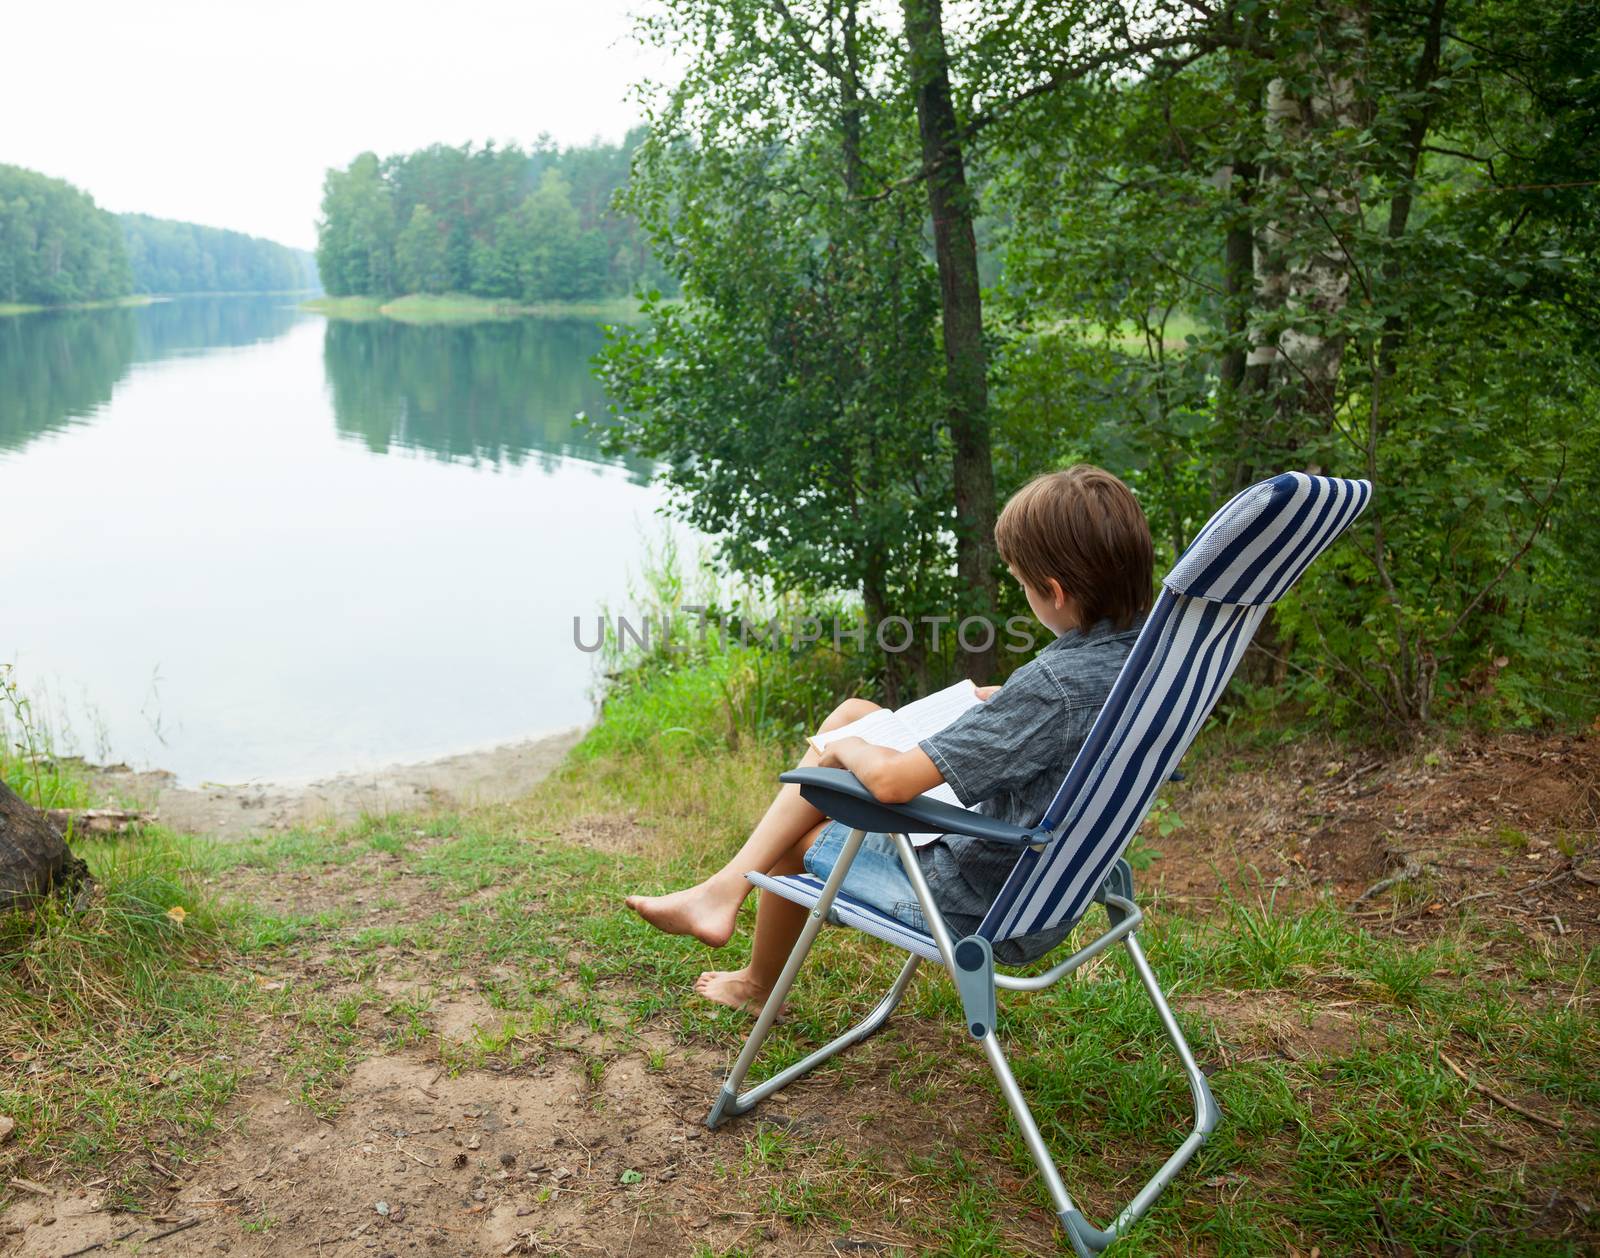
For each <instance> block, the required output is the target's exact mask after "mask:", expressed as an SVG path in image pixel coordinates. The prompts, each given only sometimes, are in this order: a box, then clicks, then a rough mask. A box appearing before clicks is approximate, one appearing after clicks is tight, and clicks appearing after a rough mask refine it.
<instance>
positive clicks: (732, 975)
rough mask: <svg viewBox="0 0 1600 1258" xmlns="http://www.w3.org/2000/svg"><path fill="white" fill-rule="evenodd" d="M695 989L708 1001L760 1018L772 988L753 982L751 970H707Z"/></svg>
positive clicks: (696, 983) (696, 981)
mask: <svg viewBox="0 0 1600 1258" xmlns="http://www.w3.org/2000/svg"><path fill="white" fill-rule="evenodd" d="M694 989H695V991H697V992H698V993H699V994H700V995H702V996H704V997H705V998H706V999H707V1000H714V1001H716V1002H717V1003H718V1004H719V1005H727V1006H728V1007H729V1008H730V1009H738V1010H740V1011H741V1012H744V1013H748V1014H751V1015H752V1016H755V1017H759V1016H760V1014H761V1010H762V1009H763V1008H764V1007H765V1006H766V1003H767V997H768V996H770V995H771V994H772V989H771V988H770V987H762V986H761V985H760V984H759V983H755V982H752V981H751V979H750V971H749V970H707V971H706V972H705V973H704V974H702V975H701V976H700V977H699V978H697V979H695V981H694Z"/></svg>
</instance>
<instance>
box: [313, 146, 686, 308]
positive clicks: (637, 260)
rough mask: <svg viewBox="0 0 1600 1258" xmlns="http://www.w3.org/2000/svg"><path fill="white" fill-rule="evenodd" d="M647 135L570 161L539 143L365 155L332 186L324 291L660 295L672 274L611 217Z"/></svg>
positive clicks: (620, 219) (327, 189)
mask: <svg viewBox="0 0 1600 1258" xmlns="http://www.w3.org/2000/svg"><path fill="white" fill-rule="evenodd" d="M641 134H642V133H635V134H633V135H631V136H630V137H628V139H626V140H625V141H624V142H623V143H622V144H621V145H609V144H596V145H590V146H588V147H584V148H572V149H566V150H560V149H557V148H556V147H555V146H554V145H553V144H551V143H550V142H549V141H548V140H540V141H539V142H538V143H537V144H535V145H533V146H532V147H531V148H529V149H523V148H520V147H518V146H516V145H508V146H506V147H503V148H502V147H497V146H496V145H494V144H492V143H491V144H486V145H484V146H482V147H481V148H480V147H475V146H474V145H471V144H465V145H461V146H460V147H453V146H450V145H443V144H435V145H431V146H429V147H428V148H425V149H419V150H418V151H416V152H414V153H406V154H400V155H396V156H391V157H386V158H382V159H379V158H378V157H376V156H375V155H374V154H370V153H367V154H363V155H362V156H360V157H358V158H357V159H356V160H355V161H354V162H352V163H351V165H350V166H349V168H348V169H346V170H342V171H338V170H335V171H329V172H328V175H327V178H326V181H325V183H324V195H323V219H322V222H321V224H320V225H319V228H318V258H319V261H320V262H321V263H322V273H323V282H324V284H325V285H326V286H327V289H328V291H329V292H330V293H333V294H335V295H344V294H352V293H353V294H364V295H368V296H379V297H384V296H389V295H391V294H392V293H393V292H396V291H400V290H405V291H420V292H432V293H439V292H465V293H472V294H475V295H477V296H480V297H494V298H502V299H505V300H507V301H555V300H565V299H572V298H589V297H602V296H621V295H623V294H625V293H628V292H629V291H631V290H632V288H633V287H634V286H635V285H636V284H637V283H639V282H646V283H652V284H656V285H657V286H660V284H661V283H662V282H663V281H664V280H665V272H664V271H663V270H662V269H661V267H660V265H659V264H658V263H656V262H655V261H654V259H653V258H652V257H651V256H650V250H649V246H648V244H647V243H646V242H645V240H644V239H643V236H642V234H641V233H640V231H639V229H638V227H637V225H636V224H634V223H633V222H632V221H631V220H629V219H628V218H627V217H626V216H625V215H622V214H618V213H616V212H614V211H613V210H612V209H611V199H612V197H613V195H614V194H615V192H616V190H617V189H618V188H619V187H620V186H621V185H622V184H623V183H624V182H625V181H626V179H627V175H628V158H629V154H630V153H631V152H632V151H633V148H634V147H635V146H636V145H637V144H638V143H639V141H640V138H641ZM422 211H426V213H421V212H422ZM419 215H420V216H419ZM423 224H427V225H428V227H429V229H430V230H431V232H432V233H433V234H432V235H429V234H428V233H427V232H425V231H424V230H423V227H422V225H423ZM402 255H403V256H402Z"/></svg>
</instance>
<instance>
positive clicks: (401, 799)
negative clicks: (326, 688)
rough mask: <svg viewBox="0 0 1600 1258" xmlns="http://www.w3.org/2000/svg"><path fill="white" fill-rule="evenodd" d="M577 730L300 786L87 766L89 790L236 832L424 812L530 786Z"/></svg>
mask: <svg viewBox="0 0 1600 1258" xmlns="http://www.w3.org/2000/svg"><path fill="white" fill-rule="evenodd" d="M581 734H582V730H580V729H576V728H574V729H569V730H561V731H559V732H557V733H554V734H548V735H546V736H544V737H542V738H535V739H530V740H528V741H527V742H521V743H511V744H508V745H506V746H502V747H493V748H490V749H489V750H487V751H474V752H466V753H464V754H462V755H457V756H448V757H446V758H444V759H442V760H431V761H428V762H427V763H425V764H411V765H391V766H389V767H388V768H385V769H379V770H375V771H373V772H370V773H341V774H338V775H337V776H335V777H331V778H325V779H323V780H321V781H318V782H311V783H309V784H305V785H280V784H275V783H271V782H251V783H246V784H243V785H222V784H216V783H208V784H206V785H204V786H200V787H180V786H178V785H177V784H176V783H177V780H176V779H175V778H174V777H173V775H172V774H170V773H164V772H160V771H155V772H138V771H135V770H132V769H129V768H128V767H127V766H126V765H114V766H110V767H98V766H88V767H89V770H90V782H91V789H92V790H93V792H94V794H95V795H96V796H97V797H100V798H104V799H111V800H118V801H121V802H123V803H124V804H126V805H127V806H129V807H134V808H140V809H145V810H148V811H151V812H153V813H154V814H155V817H156V819H157V820H158V821H160V822H161V823H162V824H163V825H165V826H167V827H169V828H171V829H173V830H179V831H182V832H184V833H186V834H207V835H213V836H216V837H219V838H230V839H234V838H243V837H248V836H251V835H259V834H269V833H271V832H273V831H278V830H288V829H290V828H292V827H294V826H298V825H309V824H313V823H316V822H331V823H333V824H336V825H340V824H344V823H347V822H351V821H354V820H356V819H357V818H358V817H361V816H362V815H364V814H368V815H377V816H382V815H384V814H387V813H396V812H426V811H431V810H437V809H447V808H449V809H453V808H470V807H475V806H477V805H480V804H497V803H504V802H505V801H507V800H512V799H518V798H521V797H522V796H524V795H526V794H527V793H528V792H529V791H531V790H532V789H533V788H534V787H535V786H536V785H538V783H539V782H540V781H542V780H543V779H544V777H545V776H546V775H547V774H548V773H549V772H550V771H551V770H552V769H554V768H555V767H556V766H557V765H558V764H560V763H561V760H562V758H563V757H564V756H565V755H566V754H567V752H568V751H570V750H571V749H572V747H573V745H574V744H575V743H576V742H577V741H578V738H579V737H580V736H581Z"/></svg>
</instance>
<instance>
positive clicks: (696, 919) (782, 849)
mask: <svg viewBox="0 0 1600 1258" xmlns="http://www.w3.org/2000/svg"><path fill="white" fill-rule="evenodd" d="M994 537H995V543H996V545H997V547H998V548H999V551H1000V557H1001V559H1003V560H1004V561H1005V563H1006V565H1007V567H1008V568H1009V569H1010V571H1011V575H1012V576H1014V577H1015V578H1016V579H1017V580H1018V581H1019V582H1020V583H1021V584H1022V589H1023V593H1024V594H1026V596H1027V599H1028V606H1029V607H1030V608H1031V609H1032V610H1033V614H1034V615H1035V616H1036V617H1038V619H1039V621H1040V623H1042V624H1043V625H1044V626H1045V627H1046V628H1048V629H1050V630H1052V631H1053V632H1054V633H1055V634H1056V635H1057V636H1056V640H1055V641H1054V642H1052V643H1050V644H1049V645H1048V646H1046V647H1045V648H1044V649H1043V650H1042V651H1040V652H1039V654H1038V655H1037V656H1036V657H1035V658H1034V659H1033V660H1032V661H1030V662H1029V663H1027V664H1024V665H1023V666H1022V667H1021V668H1019V669H1017V670H1016V672H1014V673H1013V674H1012V675H1011V677H1010V679H1009V680H1008V681H1007V682H1006V684H1005V686H1004V688H1003V689H1002V688H1001V687H999V686H988V687H985V688H984V689H982V690H980V691H979V692H978V694H979V697H980V698H982V699H984V700H985V702H983V703H981V704H979V705H977V706H976V707H973V708H971V709H970V710H968V711H967V712H965V713H963V714H962V715H961V716H960V717H959V718H958V719H957V720H956V721H954V722H953V723H951V724H950V725H949V726H947V727H946V728H944V729H942V730H940V731H939V732H938V733H937V734H934V735H932V736H931V737H929V738H925V739H923V740H922V742H921V743H919V744H918V745H917V746H916V747H914V748H912V749H911V750H909V751H891V750H889V749H888V748H885V747H877V746H873V745H872V744H870V743H866V742H863V741H862V740H861V739H859V738H845V739H841V740H839V741H838V742H835V743H831V744H829V746H828V749H827V750H826V751H825V752H824V753H823V754H822V755H820V756H819V755H818V754H817V753H816V751H814V750H808V751H807V752H806V754H805V756H804V757H803V758H802V759H801V761H800V764H801V765H802V766H811V765H821V766H823V767H825V768H826V767H835V768H842V769H849V770H850V771H851V772H852V773H854V774H855V775H856V777H858V778H859V779H860V780H861V782H862V784H863V785H864V786H866V787H867V789H868V790H870V791H871V792H872V793H873V795H874V796H876V797H877V798H878V799H880V800H882V801H883V802H884V803H891V804H897V803H905V802H906V801H908V800H911V799H915V798H916V797H917V796H918V795H920V794H922V793H923V792H925V791H928V790H931V789H933V788H934V787H935V786H937V785H939V783H940V782H949V783H950V786H951V788H952V789H953V790H954V791H955V793H956V796H957V797H958V798H959V799H960V800H961V802H962V803H963V804H967V805H969V806H970V805H973V804H977V805H979V810H980V811H981V812H984V813H987V814H989V815H991V816H997V817H1001V818H1004V819H1005V820H1007V821H1010V822H1012V823H1014V824H1016V825H1020V826H1032V825H1034V824H1036V823H1037V822H1038V820H1039V818H1040V817H1041V816H1042V815H1043V813H1044V810H1045V808H1046V806H1047V805H1048V804H1049V802H1050V800H1051V798H1052V797H1053V796H1054V795H1055V792H1056V790H1057V788H1058V787H1059V786H1060V785H1061V780H1062V778H1064V777H1065V776H1066V774H1067V770H1068V769H1069V768H1070V767H1071V765H1072V761H1073V758H1074V757H1075V756H1076V755H1077V753H1078V748H1079V747H1081V746H1082V745H1083V740H1084V739H1085V738H1086V737H1087V736H1088V733H1089V727H1090V726H1091V725H1093V724H1094V719H1095V717H1096V716H1097V715H1098V714H1099V712H1100V708H1101V707H1102V706H1103V705H1104V703H1105V700H1106V696H1107V695H1108V694H1109V693H1110V691H1111V685H1112V682H1114V681H1115V680H1116V676H1117V673H1118V672H1119V671H1120V670H1121V668H1122V663H1123V660H1125V659H1126V658H1127V655H1128V652H1129V651H1130V650H1131V649H1132V647H1133V643H1134V639H1136V638H1137V637H1138V635H1139V629H1140V626H1141V625H1142V624H1143V622H1144V616H1145V613H1147V612H1148V611H1149V610H1150V601H1151V570H1152V567H1153V565H1154V554H1153V549H1152V546H1151V542H1150V528H1149V525H1148V524H1147V523H1146V522H1145V518H1144V512H1143V511H1141V510H1140V508H1139V504H1138V502H1137V500H1135V498H1134V496H1133V494H1132V493H1131V492H1130V491H1129V489H1128V487H1127V486H1126V485H1124V484H1123V483H1122V482H1121V481H1120V480H1118V479H1117V478H1116V477H1115V476H1113V475H1111V473H1109V472H1105V471H1102V470H1101V469H1099V468H1097V467H1090V466H1087V465H1084V464H1080V465H1079V466H1077V467H1071V468H1068V469H1067V470H1066V471H1064V472H1053V473H1050V474H1048V475H1045V476H1040V477H1037V478H1036V479H1034V480H1032V481H1030V482H1029V483H1028V484H1027V485H1024V486H1023V487H1022V488H1021V489H1020V490H1018V491H1017V493H1016V495H1015V496H1014V497H1013V498H1012V499H1011V501H1010V502H1008V503H1006V505H1005V509H1004V510H1003V511H1001V513H1000V518H999V520H998V521H997V522H996V523H995V530H994ZM876 706H877V705H876V704H874V703H871V702H869V701H867V700H865V699H847V700H846V701H845V702H844V703H842V704H840V705H839V707H838V708H836V709H835V710H834V712H833V714H832V715H831V716H829V717H828V719H827V720H826V721H824V722H823V723H822V728H823V729H824V730H830V729H837V728H838V727H839V726H841V725H847V724H849V723H850V722H851V721H856V720H859V719H860V718H861V717H863V716H865V715H866V714H867V713H869V712H871V711H872V710H873V709H874V708H875V707H876ZM849 833H850V827H848V826H846V825H842V824H840V823H838V822H834V821H829V820H828V819H827V818H826V817H824V816H823V815H822V813H821V812H819V811H818V810H817V809H816V808H814V807H812V806H811V805H810V804H808V803H807V802H806V801H805V800H803V799H802V798H801V797H800V790H799V788H798V787H796V786H793V785H786V786H784V787H783V788H782V789H781V790H779V792H778V796H777V798H776V799H775V800H773V802H772V806H771V807H770V808H768V809H767V812H766V815H765V816H764V817H762V819H761V821H760V823H759V824H758V825H757V826H756V828H755V829H754V830H753V831H752V832H751V834H750V837H749V838H748V839H747V840H746V841H745V843H744V846H743V847H741V848H740V849H739V851H738V852H737V853H736V854H735V855H734V857H733V859H732V860H730V861H729V862H728V863H727V864H726V865H724V866H723V867H722V868H721V869H720V870H719V871H717V872H716V873H715V874H713V875H712V876H711V877H710V878H707V879H706V880H705V881H704V882H702V883H699V884H698V885H696V886H693V887H689V888H686V889H685V890H683V891H676V892H673V893H672V894H671V895H661V896H629V897H628V901H627V903H628V907H629V908H631V909H633V910H634V911H635V912H636V913H638V914H639V915H640V916H641V917H643V918H644V919H645V920H646V921H647V922H649V923H650V924H651V925H653V926H655V927H656V928H657V929H659V930H663V931H666V932H667V933H669V934H674V935H693V936H694V937H695V938H696V939H699V940H700V941H701V942H702V943H706V944H709V945H710V946H711V947H713V948H720V947H722V946H723V945H724V944H726V943H727V942H728V940H729V939H730V938H732V937H733V930H734V925H735V922H736V919H737V918H738V914H739V906H740V905H742V904H743V903H744V898H745V896H746V895H748V894H749V892H750V884H749V883H748V882H746V881H745V873H746V872H747V871H748V870H752V869H759V870H764V871H766V872H768V873H770V874H773V875H781V874H797V873H800V872H801V871H802V870H805V871H807V872H809V873H811V874H812V875H813V876H814V877H817V878H821V879H826V878H827V877H828V874H829V873H830V872H831V871H832V869H833V866H834V863H835V861H837V859H838V857H839V853H840V850H841V849H842V848H843V846H844V841H845V839H846V838H847V837H848V836H849ZM917 857H918V859H919V860H920V861H921V864H922V872H923V874H924V875H925V876H926V878H927V880H928V885H929V888H930V889H931V890H932V892H933V896H934V899H935V900H936V901H937V903H938V905H939V908H940V910H941V911H942V912H943V913H944V915H945V920H946V921H947V922H948V923H949V926H950V929H951V931H952V932H953V933H954V934H955V935H956V937H958V938H959V937H960V936H962V935H965V934H970V933H971V932H972V931H973V930H975V929H976V928H977V925H978V923H979V921H981V920H982V918H983V915H984V913H985V912H986V911H987V910H988V908H989V905H990V904H992V903H993V902H994V898H995V896H997V895H998V894H999V893H1000V888H1001V886H1002V884H1003V883H1004V882H1005V880H1006V877H1007V875H1009V874H1010V872H1011V869H1012V867H1013V866H1014V865H1015V864H1016V861H1017V850H1016V848H1014V847H1010V846H1007V845H1005V844H999V843H991V842H987V841H985V840H982V839H974V838H969V837H966V836H964V835H946V836H945V837H943V838H941V839H938V840H936V841H934V842H932V843H929V844H927V845H926V846H923V847H919V848H918V849H917ZM841 890H842V891H844V892H845V893H846V894H848V895H851V896H853V897H855V898H856V899H858V900H863V901H865V902H866V903H868V904H871V905H873V906H874V907H876V908H879V909H881V910H883V911H884V912H886V913H889V914H891V915H892V916H894V917H898V918H900V919H901V920H902V921H904V922H907V923H908V924H910V925H912V926H915V927H916V928H918V929H919V930H926V928H927V926H926V923H925V922H924V920H923V917H922V911H921V907H920V905H919V903H918V901H917V896H916V892H915V891H914V890H913V889H912V887H911V881H910V879H908V878H907V877H906V874H905V870H904V868H903V867H902V866H901V864H900V855H899V852H898V851H897V850H896V848H895V846H894V842H893V840H891V839H890V838H889V837H888V836H887V835H882V834H869V835H867V837H866V840H865V841H864V842H863V843H862V845H861V848H860V850H859V851H858V852H857V853H856V859H855V862H854V864H852V865H851V866H850V871H849V872H848V873H847V874H846V875H845V880H844V883H843V884H842V887H841ZM807 912H808V910H807V909H805V908H803V907H802V906H800V905H798V904H794V903H792V902H791V901H789V900H785V899H783V898H782V897H781V896H776V895H773V894H771V893H770V892H765V891H764V892H762V894H761V901H760V904H759V906H758V909H757V913H756V933H755V945H754V947H753V948H752V950H751V954H750V963H749V964H748V965H746V966H745V968H744V969H742V970H727V971H712V970H708V971H706V972H705V973H704V974H702V975H701V976H700V978H699V979H698V980H697V981H696V983H695V990H696V991H697V992H699V993H700V994H701V995H702V996H705V997H706V998H707V999H709V1000H715V1001H718V1002H719V1003H721V1004H725V1005H732V1006H733V1007H734V1008H736V1009H746V1010H749V1011H750V1012H752V1013H758V1012H760V1009H761V1006H762V1005H763V1004H764V1003H765V1001H766V999H767V995H768V993H769V992H770V991H771V990H772V985H773V984H774V983H775V982H776V981H777V978H778V974H779V973H780V972H781V970H782V969H783V963H784V962H785V961H786V960H787V959H788V956H789V952H790V950H791V949H792V948H793V947H794V942H795V940H796V939H798V938H799V936H800V931H801V929H802V927H803V926H804V925H805V921H806V915H807ZM1067 929H1068V928H1067V927H1058V928H1056V929H1054V930H1050V931H1043V932H1040V933H1039V934H1037V935H1030V936H1027V937H1025V938H1023V939H1017V940H1008V941H1006V942H1004V943H1001V944H998V945H996V947H995V950H994V951H995V957H996V958H997V959H998V960H1001V961H1005V962H1008V963H1010V964H1013V965H1014V964H1019V963H1021V962H1023V961H1028V960H1032V959H1033V958H1034V957H1037V956H1040V955H1042V954H1043V953H1045V952H1047V951H1049V950H1050V949H1051V948H1053V947H1054V946H1055V945H1056V944H1057V943H1058V942H1060V940H1061V939H1062V938H1063V937H1064V936H1065V935H1066V933H1067Z"/></svg>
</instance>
